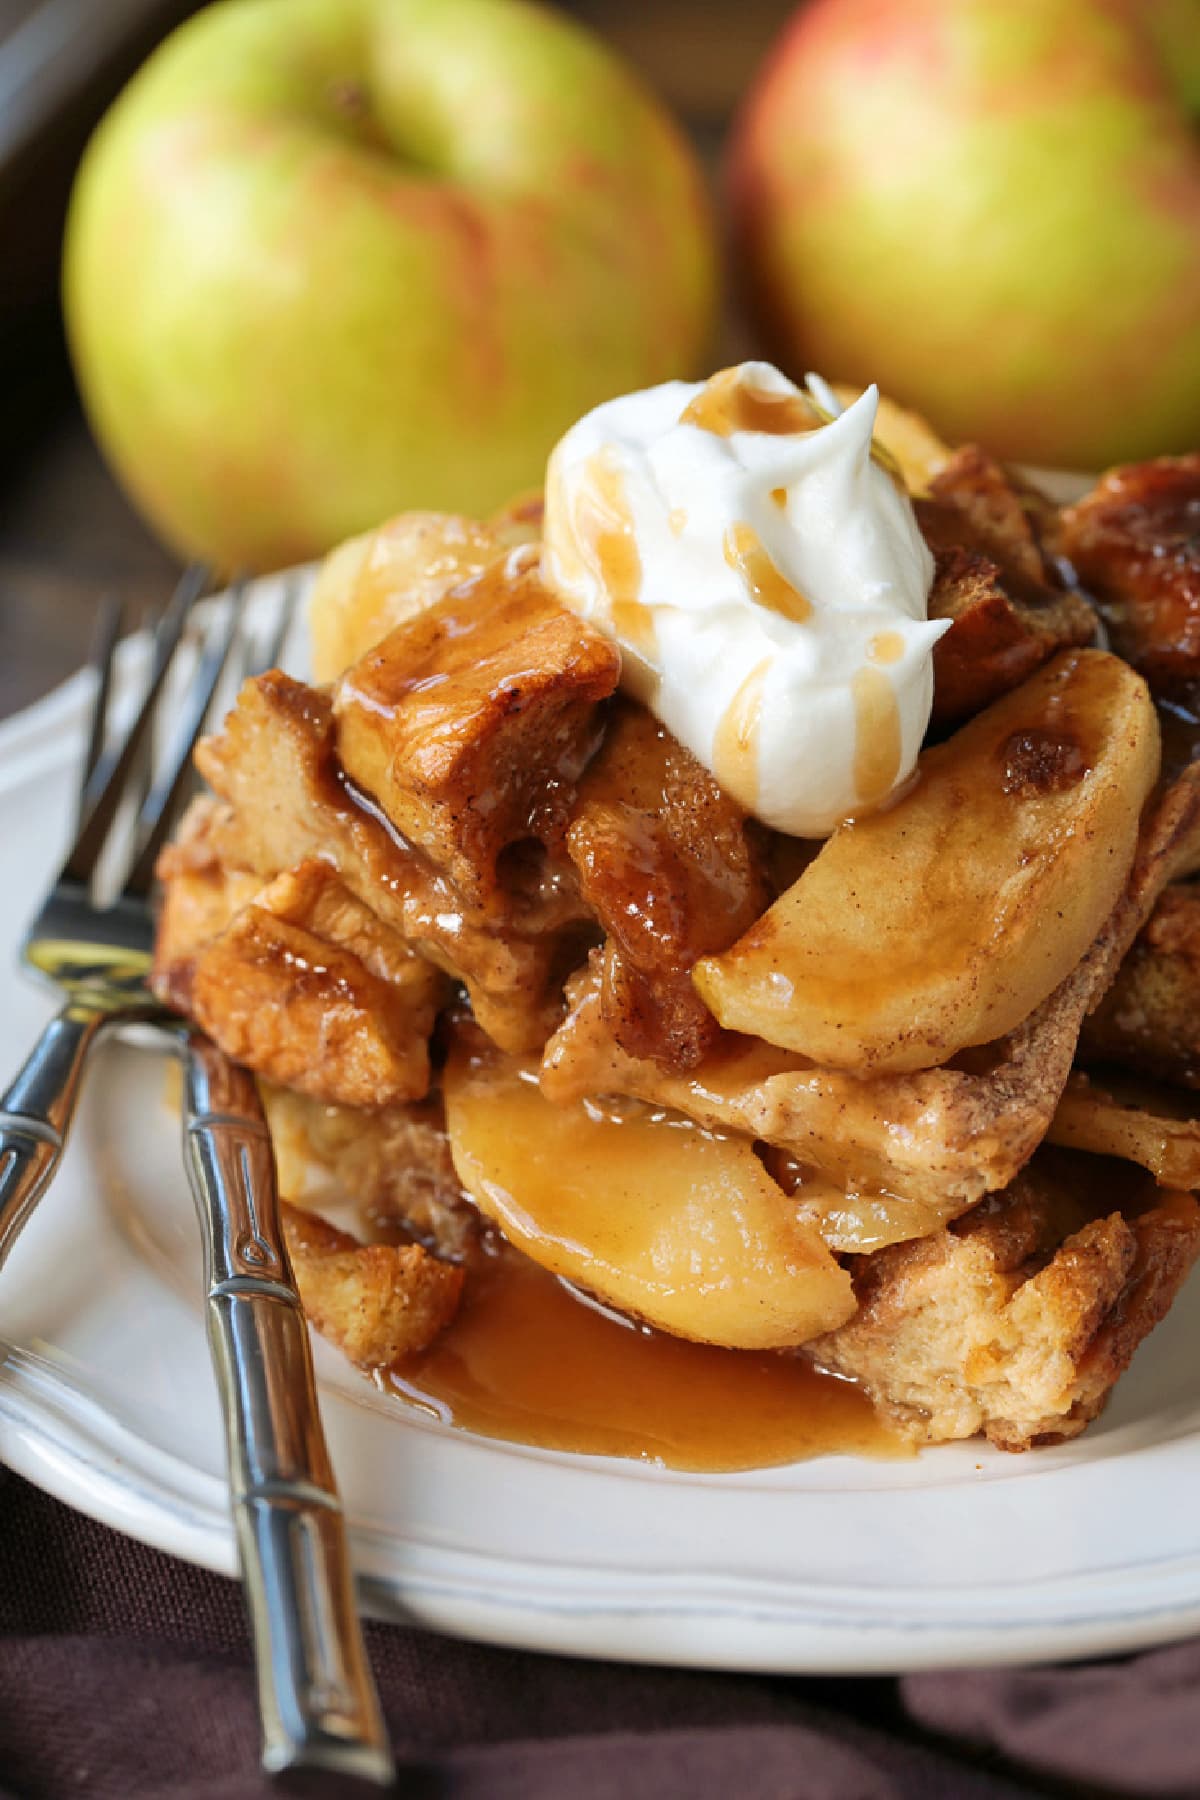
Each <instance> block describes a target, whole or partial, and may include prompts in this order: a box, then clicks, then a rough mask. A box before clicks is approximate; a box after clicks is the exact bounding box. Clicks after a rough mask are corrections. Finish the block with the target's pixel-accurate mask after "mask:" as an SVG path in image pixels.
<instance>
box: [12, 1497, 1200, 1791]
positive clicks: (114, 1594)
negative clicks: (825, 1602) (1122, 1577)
mask: <svg viewBox="0 0 1200 1800" xmlns="http://www.w3.org/2000/svg"><path fill="white" fill-rule="evenodd" d="M0 1518H2V1521H3V1529H2V1530H0V1795H2V1796H4V1797H5V1800H7V1796H9V1795H14V1796H16V1795H19V1796H21V1800H43V1797H45V1796H53V1797H54V1800H58V1796H65V1795H70V1796H89V1797H91V1796H95V1797H96V1800H145V1797H148V1796H154V1797H155V1800H159V1797H160V1796H161V1797H163V1800H165V1797H166V1796H168V1795H169V1796H172V1800H259V1797H260V1796H264V1797H265V1796H266V1795H268V1794H273V1793H274V1794H278V1793H279V1787H278V1785H275V1786H272V1785H271V1784H269V1783H268V1782H266V1781H265V1780H264V1779H263V1778H262V1777H260V1775H259V1774H258V1772H257V1757H258V1738H257V1722H256V1717H255V1709H254V1696H253V1683H252V1677H251V1672H250V1661H249V1649H248V1644H247V1638H246V1630H245V1623H244V1620H243V1615H242V1606H241V1596H240V1594H239V1591H238V1588H237V1586H236V1585H235V1584H234V1583H233V1582H230V1581H226V1580H223V1579H222V1578H221V1577H219V1576H215V1575H209V1574H206V1573H204V1572H202V1571H200V1570H197V1569H192V1568H190V1567H188V1566H187V1565H186V1564H184V1563H180V1562H177V1561H175V1560H174V1559H173V1558H172V1557H169V1556H163V1555H160V1554H159V1553H158V1552H156V1551H153V1550H148V1549H146V1548H145V1547H144V1546H143V1545H141V1544H137V1543H134V1542H132V1541H131V1540H129V1539H127V1538H123V1537H121V1536H119V1535H118V1534H116V1533H115V1532H111V1531H108V1530H106V1529H104V1527H102V1526H99V1525H95V1524H93V1523H92V1522H91V1521H90V1520H88V1519H84V1518H82V1517H80V1516H79V1515H78V1514H75V1513H72V1512H70V1511H68V1510H67V1509H66V1508H65V1507H63V1506H60V1505H59V1504H58V1503H57V1502H56V1501H53V1500H51V1499H49V1498H48V1497H47V1496H45V1495H44V1494H41V1493H39V1492H38V1491H37V1490H36V1489H34V1488H32V1487H30V1486H29V1485H28V1484H27V1483H26V1482H24V1481H22V1480H20V1479H18V1478H17V1477H16V1476H14V1475H11V1474H0ZM368 1642H369V1648H370V1653H371V1658H372V1661H373V1663H374V1667H375V1672H376V1675H377V1677H378V1680H379V1684H380V1689H381V1691H382V1695H383V1702H384V1707H385V1710H386V1712H387V1717H388V1722H389V1725H390V1727H391V1731H392V1737H393V1742H394V1744H395V1747H396V1752H397V1757H398V1760H399V1763H400V1768H401V1779H400V1784H399V1787H398V1789H397V1793H398V1794H399V1795H402V1796H404V1800H676V1797H678V1800H718V1797H719V1800H1006V1797H1009V1796H1013V1795H1018V1794H1046V1795H1064V1794H1072V1795H1101V1794H1139V1795H1162V1796H1166V1795H1196V1794H1200V1643H1188V1644H1185V1645H1180V1646H1176V1647H1173V1648H1170V1649H1166V1650H1160V1651H1154V1652H1151V1653H1149V1654H1147V1655H1143V1656H1141V1657H1137V1658H1133V1659H1130V1660H1126V1661H1121V1662H1112V1663H1106V1664H1093V1665H1091V1666H1088V1667H1081V1668H1076V1669H1051V1670H1040V1671H1039V1670H1030V1671H1016V1672H1006V1673H983V1674H981V1673H973V1672H969V1671H959V1672H957V1673H955V1672H948V1673H945V1674H938V1675H916V1676H910V1677H908V1678H906V1679H903V1680H900V1681H889V1680H869V1681H868V1680H815V1679H806V1680H785V1679H779V1678H766V1677H754V1676H745V1675H718V1674H711V1675H710V1674H703V1673H694V1672H690V1671H678V1670H666V1669H645V1668H636V1667H632V1666H625V1665H621V1664H616V1663H588V1662H572V1661H569V1660H567V1659H565V1658H559V1657H550V1656H537V1655H531V1654H525V1653H522V1652H518V1651H509V1650H497V1649H492V1648H487V1647H483V1646H479V1645H474V1644H465V1643H456V1642H453V1641H451V1640H449V1639H445V1638H439V1637H436V1636H433V1635H432V1634H430V1633H428V1632H424V1631H417V1630H406V1629H402V1628H401V1627H398V1626H392V1625H371V1626H369V1627H368ZM317 1791H318V1792H319V1793H321V1794H326V1793H328V1794H335V1795H336V1794H349V1793H350V1792H351V1791H352V1790H351V1788H350V1787H348V1786H347V1785H346V1784H340V1785H339V1784H336V1783H335V1784H332V1785H329V1784H326V1785H324V1786H318V1788H317ZM353 1791H355V1792H357V1791H358V1790H353Z"/></svg>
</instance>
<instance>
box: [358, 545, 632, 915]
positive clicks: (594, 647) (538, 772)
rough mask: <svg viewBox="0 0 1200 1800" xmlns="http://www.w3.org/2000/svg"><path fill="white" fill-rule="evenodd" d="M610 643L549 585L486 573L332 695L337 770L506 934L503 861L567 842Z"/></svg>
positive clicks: (532, 577) (616, 658)
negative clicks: (534, 846)
mask: <svg viewBox="0 0 1200 1800" xmlns="http://www.w3.org/2000/svg"><path fill="white" fill-rule="evenodd" d="M620 669H621V657H620V652H619V651H618V649H617V647H616V645H615V644H613V643H612V642H611V641H610V640H609V639H608V638H606V637H603V636H601V634H600V633H599V632H598V631H595V630H593V629H592V627H591V626H589V625H586V624H584V622H583V621H582V620H580V619H577V618H576V617H575V616H574V614H572V613H570V612H568V611H567V610H566V609H565V607H563V606H561V605H560V604H559V602H558V601H557V600H555V599H554V598H553V597H552V596H551V595H550V594H549V593H548V592H547V591H546V589H545V588H544V587H543V586H542V583H541V580H540V578H539V575H538V570H537V563H536V557H534V558H533V559H532V560H529V559H527V561H526V564H525V565H524V566H522V567H521V569H520V570H519V571H517V570H514V569H512V568H511V567H510V564H509V561H508V560H507V559H506V560H505V562H503V563H502V564H500V565H499V566H498V567H497V568H495V569H489V570H485V571H484V572H483V573H482V574H481V575H480V576H478V577H476V578H475V580H473V581H471V582H469V583H467V584H465V585H464V586H462V587H458V588H455V589H454V590H453V591H452V592H451V593H450V594H449V595H447V596H446V598H444V599H443V600H441V601H439V602H438V603H437V604H435V605H433V606H429V607H426V608H425V609H424V610H423V611H420V612H418V613H415V614H414V615H413V616H412V617H411V618H408V619H406V620H405V621H404V622H403V623H402V624H400V625H397V626H396V628H395V629H394V630H393V631H391V632H390V633H389V634H388V636H387V637H385V638H384V639H383V641H382V642H381V643H379V644H377V645H375V646H374V647H373V648H372V649H371V650H369V651H368V652H367V653H366V655H365V656H363V657H362V658H361V659H360V660H359V661H358V662H357V663H355V664H354V666H353V667H352V668H350V669H349V670H347V672H346V674H345V675H344V676H343V677H342V679H341V681H340V682H339V683H338V686H337V688H336V690H335V694H334V718H335V736H336V750H337V756H338V760H339V762H340V764H341V766H342V768H343V769H344V770H345V772H346V774H347V775H348V776H349V777H350V778H351V780H352V781H355V782H357V783H359V784H360V786H361V787H362V788H363V789H364V790H365V791H366V792H367V793H369V794H370V795H371V796H372V797H373V798H374V800H375V801H376V802H377V804H378V805H379V806H380V807H381V808H382V810H383V812H384V813H385V814H386V815H387V817H388V819H389V820H390V821H391V823H392V824H393V825H394V826H395V827H396V829H397V830H398V831H400V832H401V833H403V835H404V836H405V837H406V838H407V839H408V840H409V841H410V842H411V843H412V844H414V845H415V846H416V847H417V849H418V850H420V851H421V852H422V853H423V855H425V856H426V857H427V858H428V859H429V861H430V862H431V863H432V864H433V866H434V867H435V868H436V869H438V870H439V871H440V872H441V873H442V874H444V875H445V876H446V877H447V879H448V880H449V881H450V882H452V883H453V885H454V887H455V888H456V889H457V891H458V892H459V893H460V894H461V895H462V896H463V898H464V900H465V901H466V902H467V904H468V905H469V906H472V907H476V908H479V909H480V910H481V911H482V912H483V913H484V914H486V915H487V916H488V917H498V919H499V920H500V922H501V924H503V922H504V920H505V919H506V917H507V916H508V913H509V910H510V908H509V902H508V897H507V896H506V894H505V893H504V890H503V886H502V883H501V880H500V874H499V863H500V859H501V856H502V855H503V852H504V851H505V850H506V849H507V848H508V847H509V846H510V845H513V844H516V843H519V842H521V841H522V840H524V839H529V838H535V839H538V840H540V841H541V842H542V843H543V844H546V845H547V846H551V845H553V844H555V843H557V842H558V840H559V839H560V838H561V835H562V831H563V828H564V826H565V824H566V819H567V815H568V813H569V811H570V808H571V805H572V802H573V800H574V794H575V782H576V781H577V779H578V777H579V775H580V774H581V772H582V770H583V769H584V767H585V766H586V764H587V762H588V761H589V759H590V757H591V756H592V754H593V753H594V751H595V750H596V748H597V745H598V744H599V741H600V735H601V731H600V715H599V713H598V711H597V707H598V703H599V702H600V701H601V700H605V699H607V698H608V696H609V695H610V694H611V693H612V692H613V690H614V689H615V687H616V685H617V677H618V675H619V674H620Z"/></svg>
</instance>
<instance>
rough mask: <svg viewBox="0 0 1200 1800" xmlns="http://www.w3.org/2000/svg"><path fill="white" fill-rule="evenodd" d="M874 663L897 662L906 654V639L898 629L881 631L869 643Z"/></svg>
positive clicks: (869, 652)
mask: <svg viewBox="0 0 1200 1800" xmlns="http://www.w3.org/2000/svg"><path fill="white" fill-rule="evenodd" d="M867 655H868V656H869V657H870V659H871V661H872V662H873V663H897V662H899V661H900V658H901V657H902V656H903V655H904V639H903V638H902V637H901V635H900V633H899V632H898V631H880V632H877V633H876V634H875V636H874V637H873V638H872V639H871V641H870V643H869V644H868V645H867Z"/></svg>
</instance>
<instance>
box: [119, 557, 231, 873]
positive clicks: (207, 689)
mask: <svg viewBox="0 0 1200 1800" xmlns="http://www.w3.org/2000/svg"><path fill="white" fill-rule="evenodd" d="M245 605H246V582H245V580H244V579H243V580H241V581H239V582H237V583H236V584H235V586H234V587H233V588H232V589H231V591H230V596H229V606H228V608H227V611H226V615H225V619H224V621H223V623H222V624H221V625H220V626H219V627H218V628H216V629H214V630H213V631H212V632H210V634H209V637H208V641H207V643H206V644H205V646H204V651H203V654H202V655H201V658H200V663H199V666H198V668H197V670H196V673H195V675H194V676H193V677H192V680H191V682H190V683H189V685H188V691H187V696H186V703H185V707H184V713H183V719H182V722H181V724H180V726H179V729H178V731H177V732H176V734H175V736H174V738H173V740H172V743H171V746H170V749H171V760H170V762H169V763H168V764H167V767H166V768H165V769H164V770H163V771H162V773H161V774H160V775H159V777H158V779H157V781H156V782H155V783H154V786H153V787H152V788H151V790H150V792H149V794H148V795H147V797H146V799H145V801H144V803H143V805H142V808H141V811H140V812H139V814H138V819H137V825H136V828H135V829H136V843H137V852H136V855H135V859H134V863H133V867H132V868H131V869H130V871H129V874H128V876H127V877H126V879H125V883H124V886H123V889H122V892H123V893H125V894H128V895H134V896H141V895H145V894H148V893H149V892H150V885H151V882H152V881H153V879H154V864H155V861H156V860H157V857H158V853H159V850H160V849H161V848H162V845H163V840H164V839H165V837H166V835H167V833H168V831H170V829H171V826H172V825H173V824H174V822H175V815H176V812H177V810H178V802H179V800H180V798H181V796H182V795H183V793H184V791H185V790H186V788H187V786H188V781H189V777H190V775H191V769H192V751H193V750H194V749H195V746H196V739H197V738H198V737H199V736H200V733H201V732H202V731H203V729H204V724H205V720H206V719H207V718H208V713H209V708H210V707H211V706H212V701H213V695H214V694H215V693H216V691H217V684H218V683H219V681H220V679H221V676H222V674H223V672H224V670H225V666H226V664H227V663H228V661H229V656H230V652H231V651H232V649H233V646H234V643H235V641H236V640H237V638H238V635H239V632H240V630H241V624H242V616H243V613H244V610H245Z"/></svg>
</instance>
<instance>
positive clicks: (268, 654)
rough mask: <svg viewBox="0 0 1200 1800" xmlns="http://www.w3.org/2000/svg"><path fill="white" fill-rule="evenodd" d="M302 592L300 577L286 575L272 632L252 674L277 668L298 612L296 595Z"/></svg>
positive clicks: (260, 673)
mask: <svg viewBox="0 0 1200 1800" xmlns="http://www.w3.org/2000/svg"><path fill="white" fill-rule="evenodd" d="M299 592H300V577H299V576H298V575H297V574H295V572H293V573H292V574H290V575H285V577H284V581H283V593H282V594H281V595H280V598H279V607H278V611H277V614H276V619H275V624H274V627H273V628H272V631H271V634H270V636H269V637H268V639H267V641H266V643H265V644H264V646H263V650H262V655H261V656H260V658H259V660H258V662H257V664H256V666H255V667H254V668H253V669H252V670H251V671H250V673H251V674H252V675H262V674H264V673H265V672H266V670H268V669H277V668H278V667H279V659H280V657H281V656H282V655H283V646H284V645H285V644H286V642H287V637H288V632H289V631H290V630H291V626H292V620H293V619H294V617H295V614H296V597H297V595H298V594H299Z"/></svg>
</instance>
